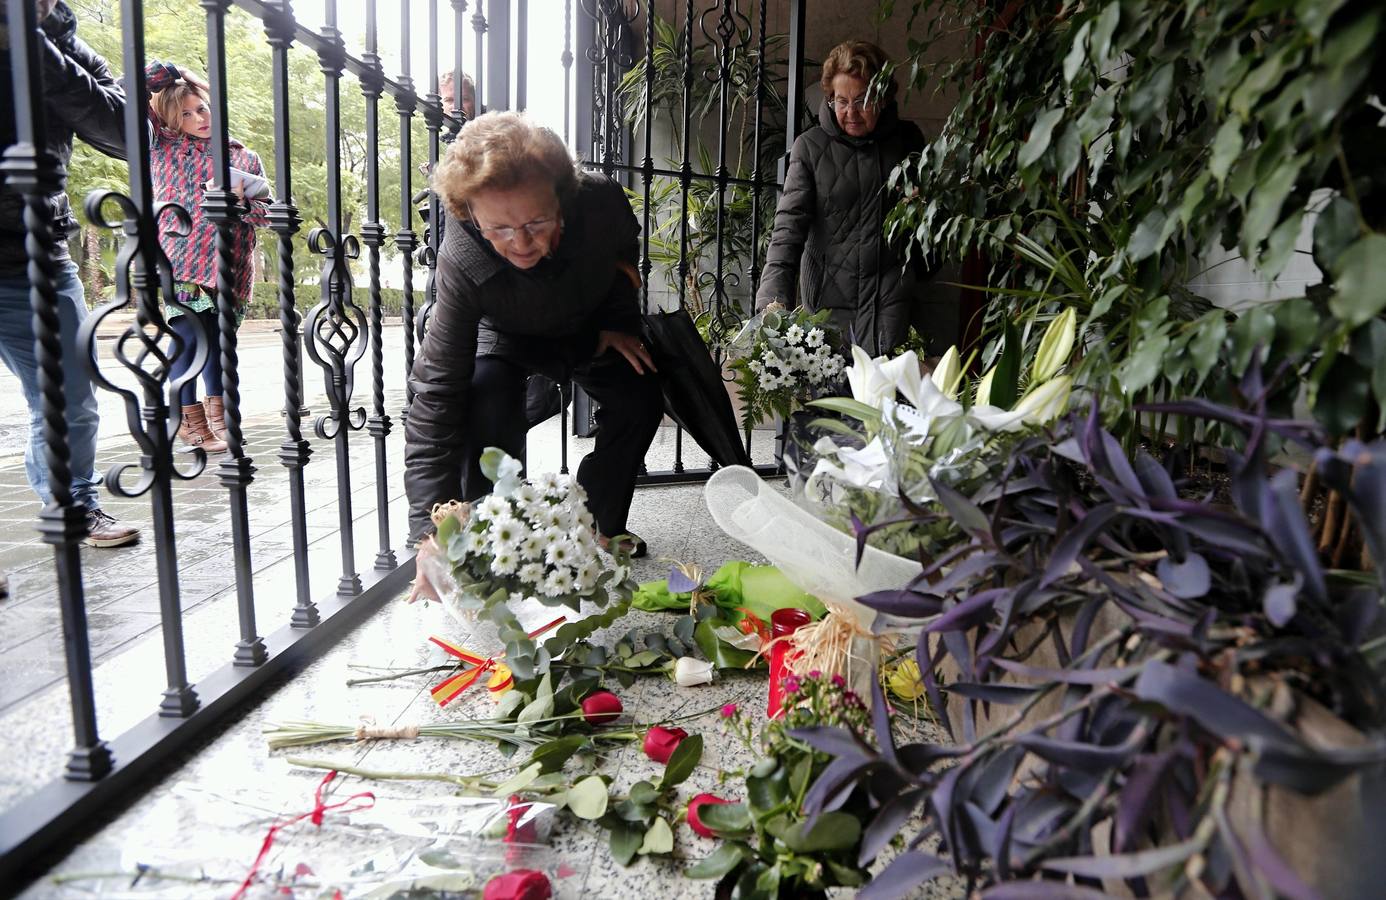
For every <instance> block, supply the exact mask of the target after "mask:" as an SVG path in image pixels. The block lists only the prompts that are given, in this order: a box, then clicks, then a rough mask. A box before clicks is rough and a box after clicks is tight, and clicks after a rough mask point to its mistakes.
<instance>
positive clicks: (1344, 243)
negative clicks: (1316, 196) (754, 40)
mask: <svg viewBox="0 0 1386 900" xmlns="http://www.w3.org/2000/svg"><path fill="white" fill-rule="evenodd" d="M1360 234H1362V220H1361V219H1360V218H1359V217H1358V215H1357V207H1355V206H1353V205H1352V202H1351V201H1349V200H1348V199H1347V198H1346V197H1344V196H1342V195H1341V194H1339V195H1338V196H1336V197H1334V198H1333V199H1332V200H1330V201H1329V202H1328V205H1327V206H1325V207H1324V208H1323V209H1321V210H1320V211H1319V218H1318V220H1317V221H1315V222H1314V262H1315V264H1316V265H1318V267H1319V268H1320V269H1322V270H1323V271H1325V272H1331V271H1333V267H1334V264H1335V263H1337V261H1338V257H1339V256H1341V255H1342V254H1343V251H1344V250H1346V249H1347V248H1348V247H1350V246H1352V242H1353V241H1355V240H1357V238H1358V236H1359V235H1360Z"/></svg>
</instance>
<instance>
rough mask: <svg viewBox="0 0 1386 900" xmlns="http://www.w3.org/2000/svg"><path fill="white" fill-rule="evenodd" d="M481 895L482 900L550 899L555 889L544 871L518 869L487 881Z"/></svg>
mask: <svg viewBox="0 0 1386 900" xmlns="http://www.w3.org/2000/svg"><path fill="white" fill-rule="evenodd" d="M481 896H482V900H549V898H550V897H552V896H553V889H552V888H550V887H549V879H548V876H546V875H545V874H544V873H543V872H536V871H534V870H533V869H516V870H515V871H513V872H506V873H505V874H504V875H497V876H496V877H495V878H492V879H491V880H490V881H488V882H486V888H485V889H484V890H483V891H482V892H481Z"/></svg>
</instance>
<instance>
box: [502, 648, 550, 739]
mask: <svg viewBox="0 0 1386 900" xmlns="http://www.w3.org/2000/svg"><path fill="white" fill-rule="evenodd" d="M507 655H510V654H507ZM552 712H553V682H552V678H551V676H550V675H549V673H547V672H546V673H544V678H543V680H541V681H540V682H539V690H538V693H536V694H535V696H534V701H533V702H531V703H530V704H529V705H528V706H526V707H525V708H524V709H522V710H520V714H519V715H518V716H516V717H515V721H516V722H518V723H520V724H521V725H524V724H528V723H530V722H533V721H535V720H536V719H546V718H548V716H549V714H550V713H552Z"/></svg>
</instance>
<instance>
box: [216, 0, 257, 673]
mask: <svg viewBox="0 0 1386 900" xmlns="http://www.w3.org/2000/svg"><path fill="white" fill-rule="evenodd" d="M201 2H202V8H203V9H204V10H206V11H207V83H208V85H209V87H210V88H211V101H212V181H213V182H214V185H215V186H214V187H212V188H209V189H208V190H207V191H206V192H205V193H204V194H203V199H202V213H203V215H204V216H206V218H207V220H208V221H209V222H213V223H215V224H216V226H217V326H218V327H217V331H218V333H219V334H218V337H219V340H220V350H221V377H222V387H223V393H222V396H223V398H224V407H225V410H226V455H225V456H223V457H222V460H221V464H220V465H219V466H218V467H217V477H218V478H219V479H220V480H221V483H222V486H223V487H225V488H226V493H227V502H228V504H229V505H230V507H231V549H232V553H233V555H234V557H235V567H236V607H237V612H238V614H239V616H240V625H241V639H240V640H239V641H238V642H237V643H236V653H235V657H234V659H235V663H236V665H238V666H258V665H260V664H261V663H263V662H264V661H265V656H266V654H265V642H264V641H263V640H261V638H260V635H259V634H258V633H257V631H256V628H255V586H254V580H255V575H254V572H253V570H252V568H251V562H250V510H249V508H248V507H247V504H246V487H247V486H248V485H249V484H250V482H251V481H252V480H254V476H255V466H254V465H252V463H251V460H250V457H248V456H246V455H245V447H244V436H243V435H242V434H241V378H240V373H239V372H237V368H238V366H239V361H238V360H237V356H236V327H237V322H236V271H235V241H236V225H237V224H238V223H239V222H240V220H241V208H240V207H241V205H240V202H239V201H238V200H237V198H236V195H235V193H234V192H233V191H232V190H231V147H230V140H231V131H230V128H229V126H228V123H227V120H226V117H227V102H226V10H227V8H228V7H229V6H230V5H231V0H201ZM249 262H250V261H249V260H246V261H245V263H246V264H247V265H248V264H249Z"/></svg>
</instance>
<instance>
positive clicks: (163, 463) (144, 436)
mask: <svg viewBox="0 0 1386 900" xmlns="http://www.w3.org/2000/svg"><path fill="white" fill-rule="evenodd" d="M121 32H122V37H123V38H124V42H125V53H124V60H123V62H124V66H125V87H126V92H127V96H129V97H131V98H132V100H131V102H129V103H127V104H126V106H125V146H126V149H127V151H128V154H129V155H128V159H129V164H128V171H129V177H130V195H129V196H128V197H127V196H124V195H121V194H118V193H116V192H114V191H108V192H96V193H93V194H92V195H91V196H89V197H88V198H87V202H86V210H87V218H88V219H89V220H90V221H92V222H93V223H94V224H96V225H97V226H98V227H104V228H114V227H115V226H114V224H113V223H111V222H109V221H107V220H106V218H105V216H104V215H103V213H102V206H103V205H104V204H105V202H106V201H107V200H115V201H117V202H118V204H119V205H120V207H121V209H122V211H123V213H124V216H125V221H124V223H123V224H122V226H121V227H122V230H123V231H124V233H125V240H124V244H123V246H122V248H121V251H120V255H119V256H118V257H117V260H116V268H117V271H116V299H115V300H113V301H112V302H111V303H108V304H106V305H104V306H102V307H101V308H100V309H99V310H98V311H97V312H95V313H94V314H93V315H91V316H88V317H87V319H86V321H84V322H83V323H82V327H81V329H80V330H79V331H78V344H79V346H84V347H86V348H88V349H89V352H90V358H91V360H92V372H91V375H92V380H93V381H95V382H96V383H97V384H99V385H101V386H102V387H103V388H105V389H106V390H109V391H113V392H115V393H117V394H120V395H121V397H122V398H123V399H124V401H125V410H126V419H127V421H128V422H129V424H130V435H131V437H133V438H134V439H135V441H136V443H138V444H139V447H140V451H141V453H140V461H139V462H138V463H127V464H124V465H118V466H115V467H114V468H112V469H111V471H110V473H108V474H107V476H106V484H107V486H108V487H109V488H110V490H111V492H112V493H114V494H117V495H119V496H122V497H138V496H140V495H142V494H144V493H146V492H148V493H149V495H150V507H151V512H152V514H153V523H152V525H151V530H152V532H153V535H154V560H155V568H156V570H157V571H158V576H159V619H160V625H161V628H162V631H163V638H164V670H165V675H166V676H167V681H168V688H167V689H166V690H165V691H164V694H163V700H162V701H161V702H160V704H159V715H161V716H169V717H183V716H187V715H190V714H191V713H192V712H193V711H194V710H196V709H197V707H198V705H199V703H200V701H199V700H198V698H197V692H196V691H194V690H193V688H192V685H190V684H188V672H187V661H186V659H185V657H184V648H183V610H182V604H181V599H180V596H179V585H178V550H177V545H176V543H175V541H174V529H173V484H172V482H173V479H174V478H180V479H185V480H186V479H191V478H195V477H197V476H198V475H199V474H201V472H202V471H203V469H205V468H206V465H207V454H206V453H205V452H203V451H202V449H201V448H197V449H196V450H194V451H193V452H192V454H191V455H192V458H193V465H192V467H191V468H190V469H189V470H188V471H186V472H184V471H180V470H179V469H178V468H177V467H176V466H175V465H174V464H173V441H174V435H175V434H176V433H177V431H178V425H179V421H180V418H181V409H180V408H178V407H176V406H175V408H174V409H172V410H170V409H169V400H170V398H176V397H177V396H178V392H179V389H180V388H181V387H182V386H183V385H184V384H186V383H187V382H188V381H190V380H192V379H194V378H197V377H198V375H199V373H200V372H201V371H202V366H203V364H204V363H205V362H206V360H207V353H208V352H210V350H209V346H208V341H209V340H210V337H209V336H208V335H207V334H205V332H202V331H201V329H199V330H198V332H197V335H196V338H195V339H194V346H193V347H190V348H189V347H186V346H184V342H183V340H182V339H181V338H180V337H178V336H177V335H176V334H175V333H174V332H173V329H171V328H170V327H169V325H168V322H167V321H166V320H165V319H164V315H163V311H162V309H161V308H160V306H161V304H160V299H161V296H162V299H163V301H164V302H167V303H175V302H176V298H175V294H174V290H173V272H172V269H171V268H170V267H169V264H168V259H167V257H165V256H164V252H163V250H162V249H161V248H160V246H159V224H158V221H157V220H156V218H155V209H154V189H153V185H152V183H151V181H150V174H149V149H150V136H149V130H148V127H149V116H148V112H147V99H148V96H149V94H148V91H147V90H146V87H145V77H144V5H143V4H142V3H141V2H139V0H122V2H121ZM159 212H160V215H161V216H163V217H165V218H172V219H176V220H177V221H176V226H171V227H183V228H186V227H188V226H189V225H190V224H191V219H190V218H189V216H188V213H187V210H185V209H183V208H182V207H179V206H176V205H173V204H162V205H161V206H160V210H159ZM131 294H133V295H134V296H133V298H132V297H131ZM132 299H133V303H132ZM132 305H133V306H134V311H135V321H134V322H133V323H131V324H130V325H129V326H128V327H127V328H126V329H125V331H124V333H122V334H121V336H120V337H119V338H118V339H117V340H116V342H115V349H114V354H115V356H116V358H117V360H119V362H120V363H121V365H122V366H124V367H125V369H126V370H127V371H128V372H129V373H130V375H131V376H133V377H134V379H135V381H136V382H137V383H138V384H139V385H140V389H141V393H143V395H144V402H143V404H141V402H140V399H139V397H137V396H136V394H135V392H134V391H133V390H130V389H128V388H122V387H120V386H118V385H116V384H115V383H113V382H111V381H110V380H109V379H108V378H106V377H105V376H104V375H103V374H102V373H101V371H100V369H98V368H97V367H96V366H95V359H96V332H97V330H98V329H99V328H100V326H101V323H102V322H103V321H104V320H105V319H106V318H107V317H108V316H110V315H111V314H112V313H114V312H116V311H117V310H118V309H126V308H129V307H130V306H132ZM165 346H168V347H169V348H170V349H169V351H167V352H166V351H165V350H164V347H165ZM186 350H191V351H192V359H191V365H190V366H189V368H188V371H187V372H186V373H185V374H184V375H181V376H179V377H178V378H175V379H172V380H170V379H169V377H168V369H169V363H170V361H171V359H172V358H173V357H174V356H176V355H178V353H180V352H183V351H186ZM131 351H134V356H133V357H132V356H130V355H129V354H130V352H131ZM146 367H148V368H146ZM136 466H138V467H139V468H141V469H143V470H144V471H143V473H142V474H141V476H140V479H139V481H138V482H136V483H135V484H134V485H133V486H131V487H126V486H125V485H124V484H122V483H121V476H122V475H124V473H125V472H127V471H129V470H130V469H133V468H135V467H136Z"/></svg>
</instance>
